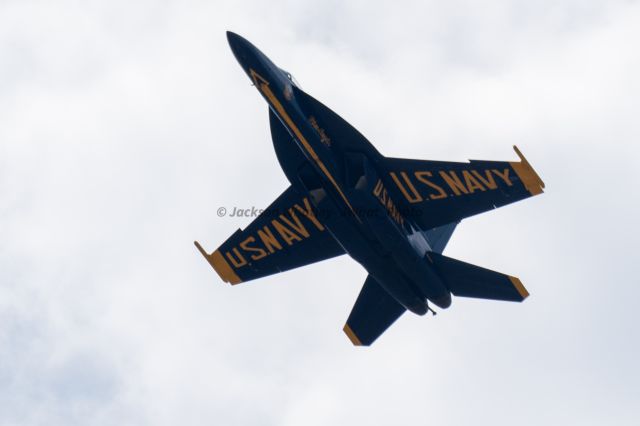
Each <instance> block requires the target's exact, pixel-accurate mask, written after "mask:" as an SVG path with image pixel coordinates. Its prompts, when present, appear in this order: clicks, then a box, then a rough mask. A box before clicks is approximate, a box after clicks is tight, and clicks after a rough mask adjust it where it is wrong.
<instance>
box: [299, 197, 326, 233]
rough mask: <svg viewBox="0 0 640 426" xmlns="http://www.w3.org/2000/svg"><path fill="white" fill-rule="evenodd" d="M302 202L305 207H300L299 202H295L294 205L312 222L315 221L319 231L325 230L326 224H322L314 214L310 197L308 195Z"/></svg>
mask: <svg viewBox="0 0 640 426" xmlns="http://www.w3.org/2000/svg"><path fill="white" fill-rule="evenodd" d="M302 203H303V204H304V209H303V208H302V207H300V206H299V205H298V204H295V206H294V207H295V208H296V209H298V211H299V212H300V213H302V214H303V215H304V217H306V218H307V219H309V220H310V221H311V223H313V224H314V225H315V227H316V228H318V230H319V231H324V226H323V225H322V223H320V221H319V220H318V218H317V217H316V215H315V214H313V209H312V208H311V203H310V202H309V199H308V198H307V197H304V199H303V200H302Z"/></svg>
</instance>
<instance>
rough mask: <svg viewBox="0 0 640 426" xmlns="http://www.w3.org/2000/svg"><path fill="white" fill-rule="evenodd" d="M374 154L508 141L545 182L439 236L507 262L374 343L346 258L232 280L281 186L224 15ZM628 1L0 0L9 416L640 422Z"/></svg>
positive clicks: (483, 258)
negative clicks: (234, 238)
mask: <svg viewBox="0 0 640 426" xmlns="http://www.w3.org/2000/svg"><path fill="white" fill-rule="evenodd" d="M226 30H233V31H235V32H237V33H239V34H241V35H243V36H245V37H246V38H248V39H249V40H251V41H252V42H253V43H254V44H256V45H257V46H258V47H259V48H261V49H262V50H263V51H264V52H265V53H266V54H267V55H269V56H270V57H271V58H272V59H273V60H274V62H275V63H277V64H278V65H280V66H281V67H283V68H285V69H287V70H290V71H291V72H292V73H293V74H294V75H295V76H296V78H297V79H298V80H299V81H300V83H301V85H302V87H303V88H304V89H305V90H306V91H308V92H309V93H311V94H312V95H313V96H315V97H317V98H318V99H320V100H322V101H323V102H325V103H326V104H327V105H329V106H330V107H332V108H333V109H334V110H336V111H337V112H338V113H340V114H341V115H343V117H345V118H346V119H347V120H349V121H350V122H352V123H353V124H354V125H355V126H356V127H357V128H358V129H359V130H360V131H362V132H363V133H364V134H365V135H367V137H368V138H369V139H370V140H371V141H372V142H373V143H374V144H375V145H376V146H377V147H378V149H379V150H380V151H381V152H382V153H383V154H385V155H389V156H395V157H409V158H425V159H438V160H453V161H461V160H466V159H468V158H474V159H492V160H515V159H516V158H517V157H516V156H515V153H514V152H513V151H512V150H511V145H513V144H517V145H518V146H519V147H520V149H521V150H522V151H523V153H524V154H525V155H526V156H527V158H528V159H529V161H530V162H531V163H532V164H533V165H534V167H535V168H536V170H537V171H538V172H539V174H540V175H541V177H542V178H543V180H544V181H545V183H546V184H547V192H546V193H545V194H544V195H542V196H539V197H535V198H532V199H529V200H526V201H523V202H520V203H517V204H514V205H511V206H507V207H505V208H502V209H498V210H496V211H494V212H491V213H488V214H485V215H481V216H477V217H473V218H469V219H467V220H465V221H464V222H463V223H462V224H461V225H460V226H459V228H458V230H457V232H456V233H455V234H454V236H453V239H452V241H451V243H450V245H449V247H448V248H447V249H446V251H445V253H446V254H447V255H449V256H451V257H455V258H459V259H462V260H465V261H467V262H471V263H474V264H478V265H482V266H485V267H488V268H492V269H495V270H499V271H503V272H506V273H510V274H513V275H517V276H519V277H520V278H521V279H522V281H523V282H524V284H525V285H526V286H527V288H528V289H529V291H530V293H531V297H530V298H529V299H527V300H526V302H524V303H523V304H509V303H499V302H489V301H478V300H465V299H454V302H453V305H452V307H451V308H450V309H449V310H447V311H443V312H441V313H440V315H438V316H437V317H436V318H432V317H417V316H414V315H405V316H403V317H402V318H401V319H400V320H398V322H397V323H396V324H395V325H394V326H393V327H392V328H391V329H390V330H389V331H388V332H387V333H386V334H385V335H384V336H383V337H381V338H380V339H379V340H378V341H377V342H376V344H375V345H374V346H373V347H371V348H354V347H352V346H351V343H350V342H349V340H348V339H347V338H346V337H345V336H344V334H343V333H342V330H341V328H342V325H343V324H344V321H345V320H346V318H347V316H348V314H349V312H350V309H351V306H352V305H353V303H354V301H355V298H356V296H357V294H358V292H359V290H360V287H361V285H362V283H363V281H364V279H365V276H366V272H365V271H364V270H363V269H362V267H360V266H359V265H358V264H356V263H355V262H354V261H352V260H351V259H349V258H347V257H342V258H338V259H334V260H331V261H327V262H324V263H321V264H317V265H313V266H310V267H307V268H303V269H300V270H295V271H291V272H287V273H285V274H281V275H279V276H273V277H269V278H265V279H263V280H260V281H256V282H254V283H250V284H246V285H240V286H236V287H233V288H232V287H231V286H228V285H226V284H223V283H222V282H221V281H220V279H219V278H218V277H217V275H216V274H215V272H214V271H213V270H212V269H211V267H210V266H209V265H208V264H207V263H206V262H205V261H204V259H203V258H202V257H201V256H200V254H199V253H198V252H197V250H196V249H195V248H194V246H193V243H192V242H193V240H194V239H198V240H199V241H200V242H201V243H202V244H203V245H204V247H205V248H207V249H208V250H213V249H214V248H216V247H217V246H218V244H220V243H221V242H222V241H224V239H226V238H227V237H228V236H229V235H230V234H231V233H232V232H233V231H235V229H237V228H238V227H244V226H246V225H247V224H248V222H249V221H248V220H247V219H238V218H219V217H217V215H216V210H217V209H218V208H219V207H221V206H224V207H226V208H233V207H234V206H237V207H251V206H256V207H257V208H261V207H266V206H267V205H268V204H269V203H270V202H271V201H272V200H273V199H274V198H275V197H276V196H277V195H278V194H280V193H281V192H282V190H283V189H284V188H286V186H287V182H286V179H285V177H284V175H283V173H282V171H281V170H280V169H279V166H278V164H277V162H276V157H275V154H274V152H273V148H272V144H271V140H270V133H269V128H268V118H267V107H266V105H265V103H264V101H263V100H262V99H261V98H260V96H259V94H258V93H256V91H255V90H254V89H253V88H252V87H251V84H250V81H249V80H248V79H247V77H246V75H244V73H243V72H242V70H241V69H240V67H239V66H238V64H237V63H236V61H235V59H234V57H233V55H232V53H231V51H230V50H229V48H228V45H227V41H226V37H225V31H226ZM639 40H640V3H639V2H637V1H578V0H576V1H562V2H558V1H538V2H531V1H506V0H504V1H490V2H470V1H449V2H441V1H400V0H398V1H394V2H384V3H383V2H372V1H364V0H362V1H350V2H341V1H333V0H332V1H326V2H298V1H293V0H289V1H285V0H283V1H270V2H264V1H253V2H234V1H193V2H179V1H161V2H159V1H139V2H133V3H132V2H125V1H109V2H107V1H88V2H78V1H57V2H28V1H10V0H4V1H0V241H1V244H0V425H2V426H9V425H20V426H30V425H44V424H46V425H76V424H77V425H114V424H121V425H171V426H174V425H178V424H184V425H201V424H213V425H246V424H259V425H285V426H289V425H291V426H293V425H329V424H336V425H347V424H371V425H388V424H402V423H407V424H408V423H411V424H438V425H469V424H471V423H474V424H481V425H485V424H486V425H489V424H491V425H512V424H522V425H540V424H582V425H602V424H615V425H635V424H638V423H637V422H638V419H639V411H638V410H639V409H638V403H639V402H640V385H639V384H638V383H640V369H639V368H638V363H637V359H638V358H639V357H640V342H639V337H638V331H637V324H638V310H637V308H636V305H637V303H638V300H639V299H640V285H639V284H640V282H639V280H640V278H639V277H640V262H639V260H640V259H639V258H638V253H639V250H638V241H640V232H639V229H638V224H637V223H638V222H637V221H638V217H640V198H639V196H638V188H639V187H640V178H639V173H640V172H639V170H640V169H639V166H640V164H639V163H640V160H639V158H640V148H639V147H638V142H639V141H640V120H639V118H638V117H639V113H640V83H639V79H638V76H639V75H640V49H639V48H638V41H639Z"/></svg>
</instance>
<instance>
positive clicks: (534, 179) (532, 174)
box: [509, 145, 544, 195]
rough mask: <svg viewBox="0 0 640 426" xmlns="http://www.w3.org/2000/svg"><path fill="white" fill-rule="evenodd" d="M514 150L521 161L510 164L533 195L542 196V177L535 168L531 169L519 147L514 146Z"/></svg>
mask: <svg viewBox="0 0 640 426" xmlns="http://www.w3.org/2000/svg"><path fill="white" fill-rule="evenodd" d="M513 150H514V151H515V152H516V154H518V157H519V158H520V161H519V162H516V161H512V162H510V163H509V164H510V165H511V167H512V168H513V170H514V171H515V172H516V174H517V175H518V177H519V178H520V180H521V181H522V183H523V184H524V186H525V188H527V191H529V192H530V193H531V195H538V194H542V193H543V192H544V191H543V188H544V182H543V181H542V179H540V176H539V175H538V173H536V171H535V170H534V169H533V167H531V164H529V162H528V161H527V159H526V158H525V156H524V155H522V152H520V150H519V149H518V147H517V146H515V145H514V146H513Z"/></svg>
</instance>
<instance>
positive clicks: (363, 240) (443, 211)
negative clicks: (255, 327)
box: [195, 32, 544, 345]
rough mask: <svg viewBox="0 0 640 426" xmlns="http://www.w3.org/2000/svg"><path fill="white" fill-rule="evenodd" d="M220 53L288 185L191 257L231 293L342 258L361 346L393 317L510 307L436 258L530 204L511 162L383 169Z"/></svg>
mask: <svg viewBox="0 0 640 426" xmlns="http://www.w3.org/2000/svg"><path fill="white" fill-rule="evenodd" d="M227 38H228V40H229V45H230V46H231V50H232V51H233V54H234V55H235V57H236V59H237V60H238V62H239V63H240V65H241V66H242V68H243V69H244V71H245V72H246V73H247V75H248V76H249V78H250V79H251V81H252V82H253V84H254V85H255V87H256V89H258V92H260V94H261V95H262V97H263V98H264V99H265V100H266V101H267V104H268V105H269V121H270V125H271V137H272V139H273V145H274V148H275V151H276V155H277V157H278V161H279V162H280V166H281V167H282V169H283V171H284V173H285V175H286V176H287V179H288V180H289V182H290V183H291V186H289V187H288V188H287V189H286V190H285V191H284V192H283V193H282V195H280V196H279V197H278V198H277V199H276V200H275V201H274V202H273V203H272V204H271V205H270V206H269V207H268V208H267V209H265V211H264V212H263V213H262V214H260V215H259V216H258V217H257V218H256V219H255V220H254V221H253V222H252V223H251V224H250V225H249V226H248V227H247V228H246V229H244V230H242V229H238V230H237V231H236V232H235V233H234V234H233V235H231V237H230V238H229V239H228V240H227V241H225V242H224V243H223V244H222V245H221V246H220V247H218V249H217V250H215V251H214V252H213V253H211V254H209V253H207V252H206V251H205V250H204V249H203V248H202V246H201V245H200V244H198V242H195V244H196V247H197V248H198V250H200V252H201V253H202V255H203V256H204V257H205V258H206V259H207V261H208V262H209V263H210V264H211V266H213V268H214V269H215V271H216V272H217V273H218V275H220V277H221V278H222V279H223V280H224V281H225V282H228V283H231V284H239V283H242V282H246V281H250V280H254V279H256V278H261V277H264V276H267V275H271V274H275V273H278V272H283V271H287V270H290V269H293V268H297V267H300V266H304V265H308V264H310V263H314V262H318V261H320V260H324V259H329V258H332V257H335V256H339V255H342V254H345V253H346V254H348V255H349V256H351V257H352V258H353V259H354V260H356V261H357V262H358V263H360V264H361V265H362V266H363V267H364V268H365V269H366V270H367V272H368V273H369V275H368V277H367V279H366V280H365V282H364V286H363V287H362V290H361V291H360V295H359V296H358V299H357V300H356V303H355V306H354V307H353V310H352V311H351V314H350V315H349V318H348V319H347V323H346V325H345V326H344V332H345V333H346V334H347V336H348V337H349V339H350V340H351V342H353V344H355V345H370V344H371V343H373V341H374V340H376V339H377V338H378V337H379V336H380V335H381V334H382V333H383V332H384V331H385V330H386V329H387V328H388V327H389V326H390V325H391V324H392V323H393V322H394V321H395V320H396V319H397V318H398V317H400V315H402V314H403V313H404V312H405V310H407V309H408V310H410V311H411V312H414V313H416V314H418V315H424V314H425V313H427V312H428V311H429V310H430V307H429V302H431V303H433V304H434V305H436V306H438V307H440V308H447V307H449V305H451V294H453V295H455V296H463V297H476V298H482V299H493V300H509V301H517V302H521V301H522V300H524V299H525V298H526V297H527V296H528V295H529V294H528V292H527V290H526V289H525V288H524V286H523V285H522V283H521V282H520V280H519V279H518V278H515V277H512V276H509V275H505V274H501V273H498V272H494V271H491V270H488V269H484V268H481V267H478V266H474V265H471V264H468V263H465V262H461V261H459V260H456V259H452V258H449V257H447V256H444V255H442V251H443V250H444V248H445V245H446V244H447V242H448V241H449V238H450V237H451V234H452V233H453V231H454V229H455V227H456V225H457V224H458V223H459V222H460V221H461V220H462V219H463V218H465V217H468V216H471V215H475V214H478V213H482V212H484V211H488V210H492V209H495V208H497V207H500V206H504V205H506V204H509V203H513V202H515V201H519V200H522V199H524V198H527V197H530V196H533V195H537V194H540V193H542V189H543V188H544V183H543V182H542V180H541V179H540V177H539V176H538V175H537V174H536V172H535V171H534V170H533V168H532V167H531V166H530V165H529V163H528V162H527V160H526V159H525V158H524V157H523V156H522V154H521V153H520V151H519V150H518V149H517V148H516V147H514V148H515V151H516V153H517V154H518V156H519V157H520V161H519V162H505V161H474V160H472V161H469V162H467V163H455V162H444V161H430V160H408V159H400V158H389V157H385V156H383V155H382V154H380V153H379V152H378V151H377V150H376V149H375V148H374V147H373V145H371V143H370V142H369V141H368V140H367V139H366V138H365V137H364V136H363V135H362V134H360V132H358V131H357V130H356V129H355V128H353V127H352V126H351V125H350V124H349V123H347V122H346V121H345V120H344V119H342V118H341V117H340V116H339V115H337V114H336V113H335V112H333V111H332V110H330V109H329V108H328V107H326V106H325V105H323V104H322V103H320V102H319V101H317V100H316V99H314V98H312V97H311V96H310V95H308V94H307V93H305V92H304V91H302V90H301V89H300V87H298V85H297V84H296V82H295V80H294V79H293V78H292V76H291V74H289V73H288V72H286V71H284V70H282V69H280V68H278V67H277V66H276V65H275V64H274V63H273V62H271V60H269V58H267V57H266V56H265V55H264V54H263V53H262V52H261V51H260V50H258V49H257V48H256V47H255V46H253V45H252V44H251V43H250V42H248V41H247V40H245V39H244V38H242V37H240V36H239V35H237V34H234V33H232V32H227Z"/></svg>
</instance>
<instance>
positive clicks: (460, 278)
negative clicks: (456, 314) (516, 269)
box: [427, 252, 529, 302]
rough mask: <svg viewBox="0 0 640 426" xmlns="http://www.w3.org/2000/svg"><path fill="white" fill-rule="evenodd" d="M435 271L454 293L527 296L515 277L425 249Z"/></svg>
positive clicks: (520, 298) (519, 298)
mask: <svg viewBox="0 0 640 426" xmlns="http://www.w3.org/2000/svg"><path fill="white" fill-rule="evenodd" d="M427 258H428V260H430V261H431V263H432V264H433V266H434V267H435V269H436V271H437V272H438V273H439V275H440V277H441V278H442V280H443V281H444V283H445V284H446V285H447V286H448V287H449V291H451V293H453V295H454V296H461V297H476V298H479V299H491V300H508V301H512V302H522V301H523V300H524V299H526V298H527V296H529V292H527V289H526V288H524V286H523V285H522V282H520V280H519V279H518V278H516V277H512V276H510V275H505V274H501V273H500V272H495V271H492V270H490V269H485V268H481V267H479V266H475V265H471V264H470V263H465V262H462V261H460V260H456V259H452V258H450V257H447V256H443V255H441V254H438V253H434V252H429V253H427Z"/></svg>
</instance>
